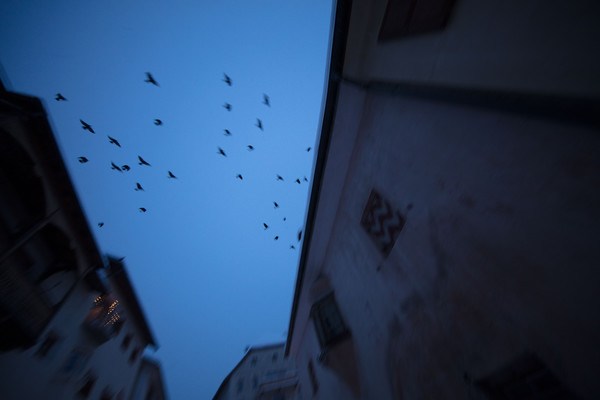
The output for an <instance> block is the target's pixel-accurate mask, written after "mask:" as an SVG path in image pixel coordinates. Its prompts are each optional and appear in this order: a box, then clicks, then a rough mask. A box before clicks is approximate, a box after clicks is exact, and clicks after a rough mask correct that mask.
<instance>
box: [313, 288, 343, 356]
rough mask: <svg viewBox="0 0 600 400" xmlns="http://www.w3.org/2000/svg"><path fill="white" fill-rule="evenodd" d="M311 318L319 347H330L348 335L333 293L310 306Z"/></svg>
mask: <svg viewBox="0 0 600 400" xmlns="http://www.w3.org/2000/svg"><path fill="white" fill-rule="evenodd" d="M311 316H312V318H313V321H314V324H315V329H316V330H317V336H318V338H319V343H320V344H321V347H325V346H329V345H332V344H334V343H335V342H337V341H339V340H342V339H344V338H345V337H346V336H348V335H349V334H350V332H349V331H348V329H347V328H346V325H345V324H344V321H343V320H342V316H341V315H340V311H339V309H338V306H337V303H336V302H335V297H334V296H333V293H331V294H329V295H327V296H325V297H324V298H323V299H321V300H319V301H318V302H316V303H315V304H314V305H313V306H312V310H311Z"/></svg>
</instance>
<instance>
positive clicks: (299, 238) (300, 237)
mask: <svg viewBox="0 0 600 400" xmlns="http://www.w3.org/2000/svg"><path fill="white" fill-rule="evenodd" d="M301 239H302V230H299V231H298V241H300V240H301Z"/></svg>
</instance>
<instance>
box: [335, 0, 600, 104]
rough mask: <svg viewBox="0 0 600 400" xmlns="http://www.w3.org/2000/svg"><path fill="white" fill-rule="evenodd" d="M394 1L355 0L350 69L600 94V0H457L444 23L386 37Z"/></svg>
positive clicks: (383, 76) (428, 80)
mask: <svg viewBox="0 0 600 400" xmlns="http://www.w3.org/2000/svg"><path fill="white" fill-rule="evenodd" d="M386 5H387V0H373V1H371V0H358V1H354V2H353V6H352V7H353V8H352V16H351V21H350V23H351V25H350V33H349V35H348V44H347V49H346V60H345V64H344V74H345V75H346V76H347V77H349V78H352V79H356V80H359V81H362V82H369V81H385V82H405V83H416V84H432V85H442V86H459V87H468V88H474V89H486V88H490V89H496V90H507V91H518V92H534V93H551V94H566V95H572V96H583V97H588V96H595V95H598V93H600V79H598V74H597V71H598V70H599V69H600V52H598V51H595V49H596V47H597V43H598V41H599V40H600V25H599V24H598V23H597V16H598V15H599V14H600V3H599V2H597V1H593V0H573V1H560V0H543V1H542V0H530V1H518V0H507V1H494V0H456V3H455V6H454V9H453V11H452V13H451V15H450V19H449V23H448V25H447V26H446V28H445V29H444V30H441V31H437V32H432V33H428V34H423V35H417V36H411V37H405V38H401V39H397V40H392V41H389V42H378V41H377V37H378V34H379V29H380V27H381V23H382V21H383V17H384V14H385V10H386Z"/></svg>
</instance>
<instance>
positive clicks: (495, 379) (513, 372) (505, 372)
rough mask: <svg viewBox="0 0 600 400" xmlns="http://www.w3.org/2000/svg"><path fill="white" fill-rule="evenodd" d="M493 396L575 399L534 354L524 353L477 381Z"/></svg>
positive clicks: (499, 398)
mask: <svg viewBox="0 0 600 400" xmlns="http://www.w3.org/2000/svg"><path fill="white" fill-rule="evenodd" d="M475 386H476V387H478V388H479V389H481V391H483V392H484V393H485V394H486V395H487V396H489V398H490V399H492V400H504V399H507V400H508V399H510V400H530V399H531V400H533V399H535V400H538V399H539V400H546V399H548V400H550V399H575V396H574V395H573V394H572V393H571V392H570V391H569V390H568V389H567V388H566V387H565V386H564V385H563V384H562V383H561V382H560V381H559V380H558V378H557V377H556V376H555V375H554V374H553V373H552V371H550V370H549V369H548V368H547V367H546V365H544V363H543V362H542V361H541V360H540V359H539V358H538V357H537V356H536V355H534V354H524V355H521V356H519V357H517V358H515V359H514V360H512V361H511V362H510V363H508V364H507V365H505V366H504V367H502V368H500V369H498V370H497V371H495V372H493V373H492V374H490V375H489V376H487V377H485V378H483V379H480V380H478V381H476V382H475Z"/></svg>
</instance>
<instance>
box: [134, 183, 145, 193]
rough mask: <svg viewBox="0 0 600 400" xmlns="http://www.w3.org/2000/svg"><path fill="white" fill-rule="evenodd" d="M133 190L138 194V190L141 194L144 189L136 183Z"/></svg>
mask: <svg viewBox="0 0 600 400" xmlns="http://www.w3.org/2000/svg"><path fill="white" fill-rule="evenodd" d="M133 190H135V191H136V192H139V191H140V190H141V191H142V192H143V191H144V188H143V187H142V185H140V184H139V183H138V182H136V183H135V189H133Z"/></svg>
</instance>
